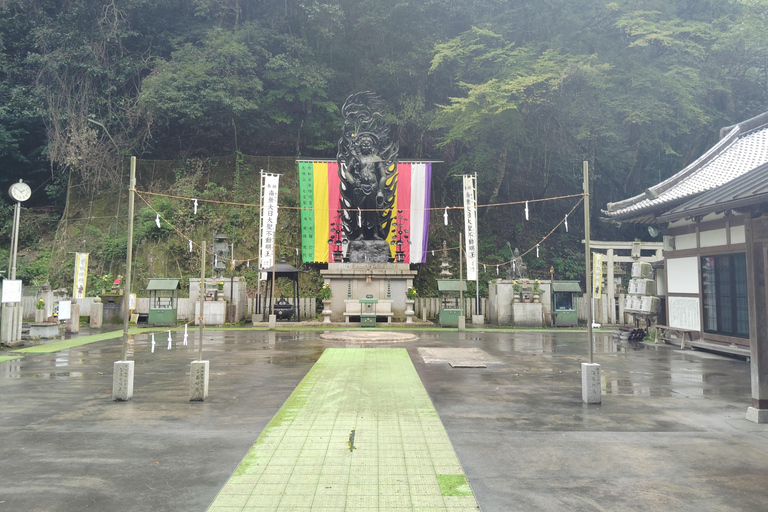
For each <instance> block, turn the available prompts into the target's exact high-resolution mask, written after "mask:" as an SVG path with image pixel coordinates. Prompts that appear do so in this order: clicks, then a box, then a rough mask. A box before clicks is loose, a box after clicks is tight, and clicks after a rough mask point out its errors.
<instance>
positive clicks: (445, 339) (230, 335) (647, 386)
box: [0, 328, 749, 397]
mask: <svg viewBox="0 0 768 512" xmlns="http://www.w3.org/2000/svg"><path fill="white" fill-rule="evenodd" d="M321 332H322V331H278V332H273V331H256V330H231V331H229V330H205V331H204V332H203V353H204V358H208V359H210V360H212V361H214V363H213V364H215V360H216V359H217V358H218V357H220V354H222V353H237V354H238V357H237V358H236V360H235V361H234V362H232V363H231V364H241V365H243V364H252V363H253V362H254V361H256V359H257V358H256V354H255V353H254V351H257V353H258V354H260V355H258V360H261V361H263V362H265V363H267V364H296V363H310V364H311V363H312V362H314V361H315V360H316V359H317V358H318V357H319V356H320V354H321V353H322V351H323V350H324V349H325V348H327V347H329V346H365V345H359V344H355V345H349V344H345V343H340V342H336V343H334V342H328V341H323V340H320V339H319V334H320V333H321ZM153 334H154V336H153ZM416 334H417V336H418V338H419V339H418V340H416V341H413V342H405V343H403V342H399V343H397V344H390V345H391V346H397V347H405V348H407V349H408V350H409V351H410V352H411V353H412V354H413V353H415V350H416V348H417V347H419V346H427V347H428V346H432V347H477V348H480V349H482V350H484V351H486V352H487V353H488V354H490V355H491V356H493V358H494V359H495V360H496V361H494V363H499V365H500V366H499V367H498V368H495V369H494V368H490V370H491V373H487V372H486V373H485V374H482V373H478V371H477V370H475V371H474V372H466V376H465V378H467V379H470V380H472V379H476V378H481V379H490V380H494V379H496V380H498V379H499V375H497V374H496V373H498V372H501V373H502V374H504V375H506V380H507V381H508V382H509V381H512V382H514V381H517V382H529V381H530V380H531V379H534V380H536V379H538V380H539V381H541V382H542V383H546V382H550V383H557V382H560V381H562V382H565V381H572V380H573V379H577V378H578V377H579V375H580V373H579V372H580V363H581V362H584V361H586V358H587V334H586V333H585V332H577V331H560V332H553V331H540V332H537V331H526V332H517V331H492V330H489V331H466V332H462V333H460V332H456V331H453V330H441V331H417V332H416ZM169 335H170V341H169ZM153 338H154V344H153V343H152V341H153ZM183 340H184V334H183V332H181V331H174V332H171V333H169V332H168V331H157V332H155V333H142V334H136V335H132V336H130V338H129V346H128V355H129V358H131V359H134V360H135V361H136V362H137V364H140V365H146V366H147V367H151V366H152V365H154V364H161V365H163V364H168V363H170V362H171V361H173V360H185V361H189V360H192V359H196V355H197V351H198V343H199V340H200V333H199V330H197V329H195V328H192V329H189V332H188V337H187V343H186V345H184V342H183ZM371 346H373V345H371ZM375 346H388V344H387V343H383V344H382V343H376V344H375ZM120 347H121V343H120V341H119V339H117V340H107V341H102V342H97V343H94V344H91V345H85V346H82V347H78V348H73V349H68V350H63V351H60V352H57V353H55V354H50V355H48V356H47V357H42V356H35V357H34V358H31V356H30V355H27V356H26V357H25V359H22V360H14V361H8V362H4V363H0V379H19V378H25V379H35V378H40V379H67V378H83V377H84V375H85V374H86V373H87V372H88V370H89V369H93V368H96V367H99V368H101V369H102V370H103V369H104V367H106V369H107V370H109V368H110V367H111V364H112V362H113V361H114V360H116V359H117V354H118V353H119V350H120ZM263 351H267V353H262V352H263ZM594 354H595V355H594V358H595V362H598V363H600V364H601V370H602V380H603V393H604V394H607V395H630V396H648V397H675V396H678V397H711V396H733V395H734V394H735V395H748V394H749V378H748V377H749V365H748V363H747V362H746V361H744V360H742V359H735V358H730V357H725V356H719V355H708V354H703V353H695V352H691V351H681V350H675V348H674V347H671V346H665V345H662V346H659V345H654V344H652V343H643V342H628V341H620V340H619V339H617V338H615V337H614V336H613V335H612V334H611V333H604V332H600V333H595V334H594ZM412 357H418V356H412ZM32 359H34V364H31V360H32ZM148 369H149V368H148ZM25 370H27V371H25ZM502 380H505V379H502Z"/></svg>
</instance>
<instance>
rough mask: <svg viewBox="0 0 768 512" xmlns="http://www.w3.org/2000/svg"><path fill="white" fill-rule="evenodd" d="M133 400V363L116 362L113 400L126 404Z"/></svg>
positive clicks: (113, 378) (113, 379) (113, 377)
mask: <svg viewBox="0 0 768 512" xmlns="http://www.w3.org/2000/svg"><path fill="white" fill-rule="evenodd" d="M131 398H133V361H115V365H114V374H113V376H112V400H117V401H121V402H126V401H128V400H130V399H131Z"/></svg>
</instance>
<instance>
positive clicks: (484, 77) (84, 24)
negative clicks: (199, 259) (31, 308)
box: [0, 0, 768, 277]
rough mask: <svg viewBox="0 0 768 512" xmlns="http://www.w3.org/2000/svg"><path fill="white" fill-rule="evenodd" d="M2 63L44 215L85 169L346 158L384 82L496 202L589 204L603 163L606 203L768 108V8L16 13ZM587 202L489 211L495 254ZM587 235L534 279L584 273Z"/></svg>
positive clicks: (20, 9)
mask: <svg viewBox="0 0 768 512" xmlns="http://www.w3.org/2000/svg"><path fill="white" fill-rule="evenodd" d="M0 56H1V57H2V58H1V59H0V98H2V103H0V163H1V164H2V166H3V172H2V174H0V189H2V190H5V189H7V186H8V184H9V183H10V182H12V181H15V180H17V179H19V178H24V179H25V180H27V181H30V182H31V183H32V184H33V189H34V190H35V194H34V197H33V200H32V201H31V202H30V204H32V205H34V204H37V205H42V204H50V203H51V202H53V203H54V204H59V205H62V206H63V204H64V201H65V196H66V194H65V191H66V186H67V183H68V182H69V177H70V174H72V176H73V177H74V178H76V182H77V183H80V184H82V185H83V187H84V188H85V189H86V190H87V191H89V192H90V193H91V194H94V193H96V194H97V193H98V192H99V191H100V190H105V189H108V188H110V187H112V186H115V185H116V184H118V183H119V182H120V179H121V171H124V166H123V165H122V162H124V158H125V156H126V155H131V154H133V155H138V156H139V157H140V158H142V159H145V160H152V159H154V160H177V161H183V160H184V159H186V158H206V157H213V156H222V155H233V154H235V153H236V152H240V153H242V154H246V155H272V156H277V155H283V156H305V157H306V156H317V157H326V158H327V157H333V156H334V155H335V144H336V140H337V139H338V135H339V127H340V114H339V108H340V105H341V104H342V103H343V101H344V99H345V97H346V96H348V95H349V94H351V93H354V92H357V91H361V90H372V91H375V92H377V93H378V94H380V95H381V96H382V97H383V98H384V99H385V100H386V101H387V102H388V103H389V104H390V105H391V110H392V112H393V116H394V119H392V122H393V125H395V126H396V127H397V134H396V137H397V138H398V139H399V143H400V148H401V153H400V156H401V158H433V159H438V160H443V161H445V162H446V164H445V165H444V166H443V170H442V171H441V172H444V173H445V174H446V175H455V174H462V173H467V172H477V173H478V177H479V182H480V198H479V202H480V203H481V204H490V203H502V202H511V201H519V200H524V199H532V198H537V197H539V198H540V197H552V196H557V195H565V194H570V193H578V192H579V191H580V188H581V162H582V161H583V160H588V161H589V162H590V168H591V169H592V172H593V187H594V190H593V196H592V204H593V205H594V208H593V210H597V209H598V208H599V207H601V206H604V205H605V203H606V202H608V201H613V200H618V199H622V198H624V197H627V196H629V195H634V194H636V193H638V192H639V191H642V190H644V189H645V188H646V187H648V186H649V185H652V184H654V183H656V182H658V181H659V180H661V179H664V178H666V177H668V176H670V175H671V174H673V173H674V172H676V171H677V170H679V169H681V168H682V167H683V166H684V165H686V164H687V163H689V162H690V161H692V160H693V159H695V158H696V157H697V156H699V155H700V154H701V153H702V152H703V151H704V150H706V148H708V147H709V146H711V145H712V143H713V142H714V141H715V140H716V139H717V134H718V130H719V128H721V127H723V126H726V125H730V124H733V123H735V122H738V121H741V120H744V119H746V118H748V117H751V116H753V115H756V114H758V113H760V112H762V111H764V110H766V109H768V0H667V1H661V0H639V1H638V0H618V1H615V2H607V1H606V0H601V1H595V0H578V1H573V0H550V1H547V2H531V1H524V0H503V1H502V0H474V1H469V0H455V1H450V2H449V1H447V0H419V1H413V0H412V1H400V0H399V1H394V0H377V1H373V0H354V1H353V0H323V1H319V0H302V1H297V0H280V1H275V0H259V1H257V0H0ZM457 184H458V181H457V180H438V181H437V182H436V183H435V185H434V187H433V203H435V204H457V203H458V202H459V197H460V196H459V193H458V190H456V189H457V188H458V187H457ZM44 190H45V191H46V192H47V194H43V193H42V192H43V191H44ZM6 201H8V199H6ZM570 206H571V205H570V204H569V205H565V204H563V205H556V206H555V205H553V204H552V203H544V204H541V205H537V206H534V207H533V213H534V219H535V220H534V221H532V223H531V224H530V225H527V227H526V228H525V229H523V226H522V222H521V219H522V214H521V210H520V209H504V208H488V209H486V210H484V211H483V212H482V213H481V220H482V221H483V222H481V230H482V231H483V232H481V259H485V260H487V261H499V260H502V259H504V258H506V257H508V254H505V253H504V251H505V250H506V248H505V243H504V242H506V241H507V240H510V241H511V242H512V243H513V245H517V246H520V247H521V248H522V247H526V248H527V247H528V246H530V244H531V243H535V241H536V239H537V237H540V236H541V233H542V232H546V231H547V230H548V229H549V228H550V227H551V226H552V225H553V222H552V221H553V220H554V219H557V218H560V217H561V216H562V215H563V213H564V212H567V211H568V209H570ZM0 215H2V219H4V220H7V219H10V210H8V209H7V208H6V207H2V208H0ZM510 218H511V219H512V222H509V219H510ZM6 224H7V223H6ZM0 228H2V231H3V234H6V235H7V233H8V232H9V231H10V229H9V226H0ZM436 229H437V232H436V233H435V236H436V237H440V239H442V238H448V239H454V238H456V237H455V236H454V234H453V233H449V232H442V231H440V227H438V228H436ZM595 230H596V231H597V232H598V233H597V236H601V235H603V236H604V237H605V238H610V237H614V236H628V235H630V236H634V233H622V234H617V233H612V232H610V231H609V228H607V227H605V226H601V225H599V224H598V223H595ZM153 236H158V233H155V234H154V235H153ZM569 236H570V235H569ZM571 238H573V240H571V241H570V242H569V240H568V239H565V240H563V243H558V244H557V246H556V247H550V248H549V251H550V252H549V253H548V255H547V256H548V257H547V260H546V261H542V262H532V264H531V265H530V266H531V267H532V269H533V270H537V269H536V266H537V265H539V266H541V267H542V268H541V269H539V270H541V271H545V272H546V271H548V267H549V265H550V263H552V262H556V261H559V262H562V264H559V265H558V269H557V270H558V272H562V273H563V274H564V275H565V274H574V273H575V272H576V271H575V270H573V271H572V270H568V266H569V265H570V263H569V262H571V261H573V259H574V254H577V253H578V250H579V244H578V242H579V237H578V235H573V236H571ZM571 253H573V254H571ZM577 261H578V259H577ZM577 267H578V265H577ZM487 277H494V276H493V275H491V274H490V273H489V275H488V276H487Z"/></svg>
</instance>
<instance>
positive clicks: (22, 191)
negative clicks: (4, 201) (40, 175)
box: [8, 180, 32, 203]
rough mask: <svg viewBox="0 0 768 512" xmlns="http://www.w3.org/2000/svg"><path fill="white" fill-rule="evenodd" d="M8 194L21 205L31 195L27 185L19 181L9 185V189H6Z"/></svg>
mask: <svg viewBox="0 0 768 512" xmlns="http://www.w3.org/2000/svg"><path fill="white" fill-rule="evenodd" d="M8 194H9V195H10V196H11V197H12V198H13V199H15V200H16V201H18V202H20V203H22V202H24V201H26V200H27V199H29V196H31V195H32V189H31V188H29V185H27V184H26V183H24V182H23V181H21V180H19V182H18V183H14V184H13V185H11V188H9V189H8Z"/></svg>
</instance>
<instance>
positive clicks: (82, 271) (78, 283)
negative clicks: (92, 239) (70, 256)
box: [72, 252, 88, 299]
mask: <svg viewBox="0 0 768 512" xmlns="http://www.w3.org/2000/svg"><path fill="white" fill-rule="evenodd" d="M87 285H88V253H87V252H76V253H75V285H74V287H73V291H72V297H74V298H76V299H84V298H85V287H86V286H87Z"/></svg>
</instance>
